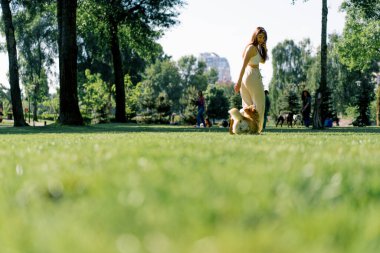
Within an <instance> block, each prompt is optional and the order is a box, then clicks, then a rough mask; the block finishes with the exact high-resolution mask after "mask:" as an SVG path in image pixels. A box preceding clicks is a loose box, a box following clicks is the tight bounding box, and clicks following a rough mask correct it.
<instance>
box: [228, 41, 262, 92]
mask: <svg viewBox="0 0 380 253" xmlns="http://www.w3.org/2000/svg"><path fill="white" fill-rule="evenodd" d="M257 53H258V52H257V49H256V47H255V46H249V47H248V49H247V51H246V53H245V55H244V59H243V66H242V67H241V70H240V75H239V80H238V81H237V83H236V84H235V86H234V90H235V92H236V93H238V92H239V90H240V87H241V80H242V79H243V75H244V71H245V68H246V67H247V65H248V62H249V60H250V59H251V58H252V57H253V56H255V55H256V54H257Z"/></svg>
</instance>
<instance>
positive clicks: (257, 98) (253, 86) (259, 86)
mask: <svg viewBox="0 0 380 253" xmlns="http://www.w3.org/2000/svg"><path fill="white" fill-rule="evenodd" d="M247 81H248V85H247V88H248V90H249V94H250V95H251V97H252V104H254V105H255V106H256V110H257V112H258V113H259V118H260V123H259V133H260V132H261V131H262V130H263V125H264V113H265V93H264V85H263V82H262V80H261V74H260V71H259V69H253V70H252V74H251V75H250V78H247Z"/></svg>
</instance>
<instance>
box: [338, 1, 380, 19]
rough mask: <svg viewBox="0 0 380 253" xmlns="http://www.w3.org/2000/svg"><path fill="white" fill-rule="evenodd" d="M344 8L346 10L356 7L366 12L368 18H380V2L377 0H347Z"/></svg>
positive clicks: (343, 4) (359, 10)
mask: <svg viewBox="0 0 380 253" xmlns="http://www.w3.org/2000/svg"><path fill="white" fill-rule="evenodd" d="M342 8H343V9H345V10H349V9H355V10H356V11H358V12H360V13H361V14H364V17H365V18H366V19H370V20H371V19H372V20H380V2H379V1H377V0H345V1H344V2H343V3H342Z"/></svg>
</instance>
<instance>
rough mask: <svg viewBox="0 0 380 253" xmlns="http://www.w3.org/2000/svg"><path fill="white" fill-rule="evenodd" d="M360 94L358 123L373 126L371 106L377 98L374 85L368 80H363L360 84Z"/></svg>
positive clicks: (358, 96) (358, 98)
mask: <svg viewBox="0 0 380 253" xmlns="http://www.w3.org/2000/svg"><path fill="white" fill-rule="evenodd" d="M358 85H359V92H358V94H357V95H356V99H357V102H356V104H357V105H358V113H359V116H358V117H357V121H358V122H360V123H362V124H364V125H366V126H368V125H370V124H371V121H370V117H371V116H370V114H371V113H370V105H371V102H372V101H373V99H374V97H375V93H374V92H373V91H374V85H373V83H372V82H371V81H370V80H368V79H363V80H361V81H360V82H358Z"/></svg>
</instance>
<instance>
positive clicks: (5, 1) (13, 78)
mask: <svg viewBox="0 0 380 253" xmlns="http://www.w3.org/2000/svg"><path fill="white" fill-rule="evenodd" d="M9 2H10V1H9V0H1V8H2V11H3V15H2V16H3V22H4V28H5V37H6V41H7V50H8V60H9V84H10V90H11V100H12V111H13V118H14V122H13V125H14V126H28V124H27V123H26V122H25V119H24V112H23V108H22V102H21V90H20V84H19V75H18V62H17V50H16V38H15V34H14V27H13V23H12V13H11V10H10V8H9Z"/></svg>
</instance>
